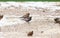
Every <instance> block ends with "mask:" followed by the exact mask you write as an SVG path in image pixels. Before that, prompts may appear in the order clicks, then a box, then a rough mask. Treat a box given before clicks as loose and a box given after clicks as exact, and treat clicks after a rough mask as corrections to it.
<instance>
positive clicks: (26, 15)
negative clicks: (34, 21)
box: [22, 13, 30, 18]
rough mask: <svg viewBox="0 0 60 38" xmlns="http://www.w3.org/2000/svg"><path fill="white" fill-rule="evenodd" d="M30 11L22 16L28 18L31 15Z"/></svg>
mask: <svg viewBox="0 0 60 38" xmlns="http://www.w3.org/2000/svg"><path fill="white" fill-rule="evenodd" d="M29 15H30V13H26V14H25V15H23V16H22V18H27V17H29Z"/></svg>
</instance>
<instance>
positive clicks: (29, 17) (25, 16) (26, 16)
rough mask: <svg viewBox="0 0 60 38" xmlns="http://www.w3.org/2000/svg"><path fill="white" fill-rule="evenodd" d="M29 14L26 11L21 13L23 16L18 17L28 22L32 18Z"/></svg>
mask: <svg viewBox="0 0 60 38" xmlns="http://www.w3.org/2000/svg"><path fill="white" fill-rule="evenodd" d="M29 15H30V13H26V14H25V15H23V16H22V17H20V18H22V20H24V21H26V22H29V21H31V20H32V17H31V16H29Z"/></svg>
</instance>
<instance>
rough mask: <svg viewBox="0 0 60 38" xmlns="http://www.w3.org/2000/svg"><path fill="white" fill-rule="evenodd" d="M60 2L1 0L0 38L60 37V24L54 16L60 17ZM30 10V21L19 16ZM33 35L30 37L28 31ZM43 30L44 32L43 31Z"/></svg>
mask: <svg viewBox="0 0 60 38" xmlns="http://www.w3.org/2000/svg"><path fill="white" fill-rule="evenodd" d="M59 5H60V3H59V2H0V14H1V15H4V17H3V18H2V19H1V20H0V38H60V24H56V23H55V22H54V18H56V17H60V6H59ZM27 12H29V13H30V14H31V16H32V20H31V21H30V23H29V24H28V23H26V22H25V21H23V20H21V19H20V18H19V17H21V16H22V15H24V14H25V13H27ZM30 31H33V36H31V37H28V36H27V34H28V32H30ZM41 31H43V33H41Z"/></svg>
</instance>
